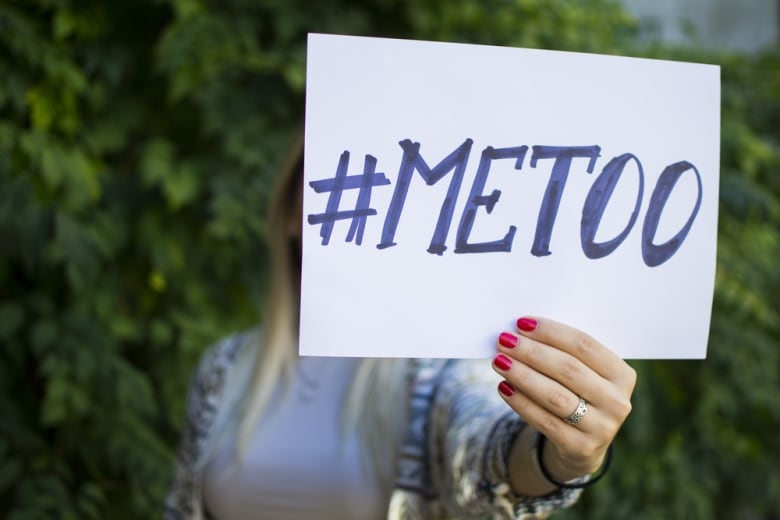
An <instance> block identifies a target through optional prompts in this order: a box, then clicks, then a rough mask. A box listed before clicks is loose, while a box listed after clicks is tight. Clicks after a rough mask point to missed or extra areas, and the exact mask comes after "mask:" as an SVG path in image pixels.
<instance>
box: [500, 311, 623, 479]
mask: <svg viewBox="0 0 780 520" xmlns="http://www.w3.org/2000/svg"><path fill="white" fill-rule="evenodd" d="M498 350H499V354H497V355H496V357H495V358H494V359H493V368H494V370H496V372H498V373H499V374H500V375H501V376H502V377H504V379H505V380H504V381H502V382H501V383H500V384H499V386H498V389H499V392H500V394H501V396H502V397H503V398H504V400H505V401H506V402H507V404H508V405H509V406H510V407H511V408H512V409H513V410H515V411H516V412H517V413H518V414H520V415H521V416H522V417H523V418H524V419H525V420H526V421H527V422H528V424H530V425H531V426H533V427H534V428H535V429H536V430H538V431H539V432H541V433H542V434H543V435H545V436H546V437H547V439H548V441H549V442H547V443H546V448H547V449H546V451H545V453H544V461H543V463H544V464H545V466H546V467H547V468H548V470H549V471H550V473H551V474H552V475H553V476H554V477H555V478H556V480H558V481H566V480H570V479H572V478H575V477H578V476H582V475H586V474H589V473H593V472H594V471H596V470H597V469H598V468H599V466H600V465H601V463H602V461H603V460H604V455H605V454H606V450H607V447H608V446H609V445H610V443H611V442H612V440H613V439H614V438H615V435H616V434H617V432H618V430H619V429H620V427H621V425H622V424H623V422H624V421H625V419H626V417H627V416H628V414H629V412H630V411H631V393H632V392H633V390H634V385H635V383H636V372H635V371H634V369H633V368H631V367H630V366H629V365H628V364H627V363H626V362H625V361H623V360H622V359H621V358H620V357H618V356H617V355H615V354H614V353H613V352H612V351H610V350H609V349H607V348H606V347H604V346H603V345H602V344H600V343H599V342H598V341H596V340H594V339H593V338H591V337H590V336H588V335H587V334H585V333H584V332H581V331H579V330H577V329H574V328H572V327H569V326H567V325H563V324H561V323H557V322H555V321H552V320H549V319H545V318H539V317H523V318H520V319H519V320H517V332H516V333H509V332H504V333H502V334H501V335H500V336H499V340H498ZM580 399H584V400H585V402H586V403H587V411H586V412H585V413H584V415H582V414H578V415H581V417H580V420H579V421H578V422H574V421H571V422H570V421H567V419H569V418H571V419H576V417H575V412H577V411H580V412H581V411H582V408H581V407H580V408H578V405H579V403H580ZM526 430H530V429H528V428H527V429H526ZM531 433H534V434H535V432H531ZM531 439H532V436H531V435H530V433H528V432H526V433H525V434H524V435H522V440H519V442H517V443H516V445H515V447H513V454H510V478H511V480H512V482H513V486H514V487H515V488H516V490H517V491H519V492H522V491H523V489H518V488H526V489H528V488H529V485H530V489H531V490H534V491H538V492H539V493H542V492H546V491H547V492H548V491H549V490H550V489H549V488H550V484H549V483H547V482H544V479H542V478H539V475H538V471H534V468H533V467H532V465H530V462H529V461H530V458H531V457H530V454H531V451H532V448H531V443H532V440H531ZM518 445H519V446H518ZM513 462H515V463H516V464H514V465H515V466H518V464H519V466H520V467H519V468H518V467H516V468H515V471H514V473H515V474H514V475H513V474H512V473H513V467H512V466H513ZM531 474H533V475H535V476H536V479H535V480H536V481H537V483H538V482H539V481H541V484H542V485H541V486H540V485H536V486H534V485H533V484H534V483H533V482H530V483H529V481H528V480H529V475H531ZM531 480H534V479H533V478H532V479H531ZM529 494H537V493H535V492H531V493H529Z"/></svg>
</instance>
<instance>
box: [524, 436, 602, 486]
mask: <svg viewBox="0 0 780 520" xmlns="http://www.w3.org/2000/svg"><path fill="white" fill-rule="evenodd" d="M547 444H550V443H548V442H547V438H546V437H545V436H544V435H542V434H541V433H537V437H536V442H535V450H534V451H535V453H536V460H537V465H538V468H539V470H540V471H541V473H542V475H543V477H544V478H545V479H546V480H547V481H548V482H550V483H551V484H554V485H556V486H557V487H559V488H584V487H588V486H592V485H593V484H595V483H596V482H598V481H599V480H601V478H602V477H603V476H604V475H605V474H606V473H607V470H608V469H609V465H610V463H611V462H612V452H613V449H612V445H611V444H610V445H609V446H607V449H606V453H605V454H604V455H602V456H601V457H600V459H601V460H603V464H602V466H601V470H600V471H599V473H598V474H597V475H591V473H593V470H591V469H588V470H581V469H578V468H579V467H580V466H579V465H578V464H574V465H571V464H567V463H565V462H562V461H561V457H560V456H558V457H556V458H557V461H555V459H554V460H553V461H550V462H549V463H548V461H547V460H546V458H547V455H546V454H545V451H546V450H545V446H546V445H547ZM555 451H556V452H557V450H555ZM553 463H556V464H557V466H558V467H557V468H556V470H557V471H559V472H560V475H563V477H558V476H556V475H554V474H553V473H552V472H551V471H550V468H549V467H548V464H553ZM585 477H589V478H587V479H585ZM583 479H584V480H583Z"/></svg>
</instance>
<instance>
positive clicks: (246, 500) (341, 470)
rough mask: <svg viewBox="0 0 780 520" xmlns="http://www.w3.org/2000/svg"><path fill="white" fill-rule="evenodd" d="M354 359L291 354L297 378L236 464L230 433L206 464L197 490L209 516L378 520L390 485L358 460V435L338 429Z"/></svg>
mask: <svg viewBox="0 0 780 520" xmlns="http://www.w3.org/2000/svg"><path fill="white" fill-rule="evenodd" d="M358 361H359V360H357V359H355V358H319V357H302V358H298V360H297V362H296V367H295V370H296V381H298V382H299V384H297V385H296V386H294V387H293V388H291V389H289V391H287V392H283V391H282V389H281V388H279V389H277V392H276V395H274V397H273V398H272V400H271V403H273V404H272V405H271V407H270V409H269V411H268V413H266V414H265V416H264V417H263V418H262V419H261V421H260V423H259V425H258V427H257V428H255V432H254V435H253V436H252V438H251V439H250V441H249V444H248V446H247V447H246V452H245V453H244V457H243V459H242V461H243V462H242V463H237V462H236V461H235V457H234V456H233V453H234V452H233V448H234V441H235V439H234V438H233V439H230V440H229V441H228V442H226V443H224V444H223V446H222V448H221V449H219V450H218V451H217V453H216V454H215V457H214V459H213V460H212V462H211V463H209V464H208V465H207V466H206V470H205V473H204V480H203V495H204V498H205V503H206V507H207V509H208V510H209V511H210V513H211V514H212V515H213V516H214V517H216V518H218V519H219V520H245V519H247V518H253V517H258V514H260V513H261V514H262V518H267V519H269V520H285V519H290V520H299V519H301V518H339V519H344V520H352V519H354V520H370V519H381V518H385V516H386V514H387V503H388V501H389V497H390V489H383V488H382V487H381V486H380V484H379V482H377V479H376V478H375V477H374V475H373V474H372V472H370V471H367V470H368V468H367V467H366V465H365V464H361V458H360V449H359V444H358V438H357V435H352V436H350V437H349V438H343V435H342V428H341V425H342V421H341V417H342V414H341V410H342V405H343V403H344V400H345V398H346V395H347V392H348V390H349V387H350V384H351V383H352V379H353V376H354V372H355V369H356V367H357V364H358Z"/></svg>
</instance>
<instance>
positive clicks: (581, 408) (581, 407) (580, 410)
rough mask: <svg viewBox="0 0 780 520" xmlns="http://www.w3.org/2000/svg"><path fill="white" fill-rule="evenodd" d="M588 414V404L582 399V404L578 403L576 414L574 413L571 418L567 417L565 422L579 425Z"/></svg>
mask: <svg viewBox="0 0 780 520" xmlns="http://www.w3.org/2000/svg"><path fill="white" fill-rule="evenodd" d="M586 413H588V402H587V401H585V399H583V398H582V397H580V402H579V403H577V409H576V410H574V413H572V414H571V415H570V416H568V417H566V418H565V419H564V421H566V422H567V423H569V424H577V423H578V422H580V421H581V420H582V418H583V417H585V414H586Z"/></svg>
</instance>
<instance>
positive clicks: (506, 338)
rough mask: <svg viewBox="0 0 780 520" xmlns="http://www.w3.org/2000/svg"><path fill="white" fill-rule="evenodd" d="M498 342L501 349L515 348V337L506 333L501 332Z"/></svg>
mask: <svg viewBox="0 0 780 520" xmlns="http://www.w3.org/2000/svg"><path fill="white" fill-rule="evenodd" d="M498 342H499V343H500V344H501V346H502V347H506V348H515V347H516V346H517V336H515V335H514V334H510V333H508V332H502V333H501V335H500V336H499V337H498Z"/></svg>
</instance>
